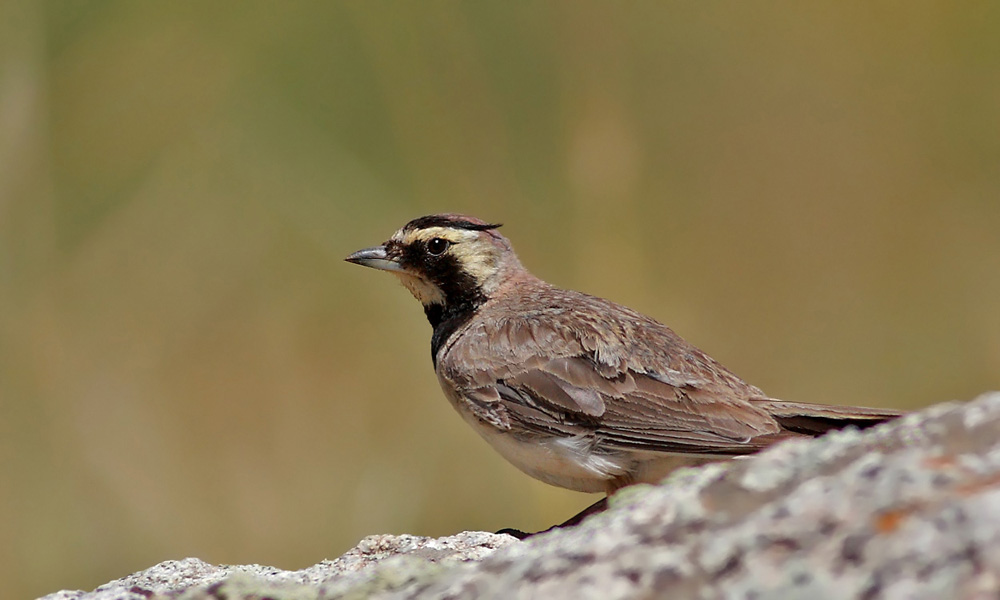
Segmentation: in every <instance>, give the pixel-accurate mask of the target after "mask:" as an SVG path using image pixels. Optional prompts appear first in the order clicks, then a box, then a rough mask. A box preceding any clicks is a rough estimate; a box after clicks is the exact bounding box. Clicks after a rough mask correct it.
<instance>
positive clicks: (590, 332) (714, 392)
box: [346, 214, 898, 494]
mask: <svg viewBox="0 0 1000 600" xmlns="http://www.w3.org/2000/svg"><path fill="white" fill-rule="evenodd" d="M498 227H499V225H496V224H490V223H486V222H484V221H481V220H479V219H476V218H473V217H468V216H461V215H454V214H442V215H431V216H426V217H420V218H418V219H414V220H413V221H410V222H409V223H407V224H406V225H405V226H403V228H402V229H400V230H399V231H397V232H396V233H395V234H393V236H392V237H391V238H389V241H387V242H385V243H384V244H382V245H381V246H375V247H374V248H367V249H364V250H359V251H357V252H355V253H353V254H351V255H350V256H348V257H347V259H346V260H347V261H349V262H352V263H356V264H359V265H364V266H366V267H372V268H375V269H381V270H383V271H389V272H390V273H392V274H394V275H396V276H397V277H399V279H400V281H401V282H402V284H403V285H404V286H405V287H406V289H408V290H409V291H410V293H412V294H413V295H414V296H415V297H416V298H417V300H419V301H420V303H421V304H423V307H424V313H425V314H426V315H427V319H428V320H429V321H430V324H431V326H432V327H433V328H434V332H433V334H432V336H431V358H432V360H433V361H434V369H435V372H436V373H437V377H438V381H439V382H440V384H441V388H442V389H443V390H444V394H445V396H447V398H448V400H449V401H450V402H451V404H452V406H454V407H455V409H456V410H457V411H458V413H459V414H460V415H461V416H462V418H463V419H465V421H466V422H467V423H468V424H469V425H471V426H472V428H473V429H475V430H476V431H477V432H478V433H479V435H481V436H482V437H483V438H484V439H485V440H486V441H487V442H489V443H490V445H491V446H493V448H494V449H496V451H497V452H499V453H500V454H501V455H502V456H503V457H504V458H506V459H507V460H508V461H510V462H511V463H512V464H514V466H516V467H517V468H518V469H520V470H521V471H523V472H525V473H527V474H528V475H531V476H532V477H535V478H536V479H539V480H541V481H544V482H546V483H550V484H552V485H556V486H560V487H564V488H569V489H571V490H579V491H582V492H605V493H608V494H610V493H612V492H614V491H615V490H617V489H619V488H621V487H623V486H626V485H629V484H632V483H637V482H656V481H658V480H659V479H661V478H662V477H663V476H664V475H666V474H667V473H668V472H669V471H671V470H673V469H674V468H676V467H678V466H682V465H694V464H700V463H704V462H709V461H716V460H720V459H723V458H727V457H733V456H739V455H744V454H750V453H753V452H756V451H758V450H760V449H761V448H764V447H766V446H770V445H771V444H773V443H775V442H778V441H781V440H785V439H790V438H798V437H810V436H816V435H819V434H822V433H824V432H826V431H828V430H830V429H836V428H840V427H844V426H847V425H857V426H859V427H867V426H870V425H874V424H876V423H879V422H881V421H884V420H886V419H890V418H892V417H895V416H897V414H898V413H896V412H893V411H890V410H884V409H871V408H855V407H843V406H820V405H813V404H803V403H798V402H785V401H782V400H776V399H774V398H769V397H768V396H767V395H766V394H764V392H762V391H760V390H759V389H757V388H756V387H754V386H752V385H750V384H748V383H746V382H744V381H743V380H742V379H740V378H739V377H737V376H736V375H734V374H733V373H731V372H730V371H729V370H728V369H726V368H725V367H724V366H722V365H721V364H719V363H718V362H717V361H715V360H714V359H713V358H711V357H710V356H708V355H707V354H705V353H704V352H702V351H701V350H699V349H698V348H695V347H694V346H692V345H691V344H689V343H688V342H686V341H685V340H684V339H682V338H681V337H680V336H678V335H677V334H676V333H674V332H673V331H672V330H671V329H670V328H669V327H667V326H665V325H663V324H661V323H659V322H658V321H655V320H654V319H651V318H650V317H647V316H645V315H643V314H640V313H638V312H636V311H634V310H631V309H629V308H626V307H624V306H621V305H618V304H615V303H614V302H611V301H608V300H604V299H602V298H596V297H594V296H588V295H587V294H582V293H580V292H574V291H570V290H564V289H561V288H558V287H556V286H554V285H551V284H549V283H546V282H544V281H542V280H541V279H538V278H537V277H535V276H534V275H532V274H531V273H529V272H528V271H527V270H526V269H525V268H524V267H523V266H521V263H520V261H519V260H518V258H517V255H516V254H515V253H514V250H513V248H512V247H511V244H510V242H509V241H508V240H507V238H505V237H504V236H502V235H500V233H498V232H497V228H498Z"/></svg>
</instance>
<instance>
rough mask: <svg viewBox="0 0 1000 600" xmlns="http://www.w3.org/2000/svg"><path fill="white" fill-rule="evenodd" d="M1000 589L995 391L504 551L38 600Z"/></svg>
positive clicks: (715, 468) (236, 572)
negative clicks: (965, 402)
mask: <svg viewBox="0 0 1000 600" xmlns="http://www.w3.org/2000/svg"><path fill="white" fill-rule="evenodd" d="M154 596H156V597H160V596H163V597H177V598H183V599H185V600H194V599H201V598H227V599H230V600H233V599H238V598H247V599H249V598H265V597H268V598H310V599H312V598H317V599H328V598H329V599H332V598H373V597H374V598H513V597H532V598H552V599H559V598H570V599H573V600H583V599H585V598H602V599H603V598H609V599H610V598H635V597H670V598H758V599H766V598H781V599H790V598H806V599H808V600H824V599H827V598H831V599H832V598H838V599H840V598H858V599H874V598H907V599H910V598H914V599H919V598H927V599H935V600H938V599H942V598H948V599H966V598H967V599H980V598H982V599H986V598H991V599H995V598H998V597H1000V393H994V394H989V395H986V396H983V397H981V398H979V399H977V400H975V401H973V402H969V403H967V404H945V405H938V406H934V407H931V408H929V409H927V410H924V411H922V412H919V413H915V414H912V415H908V416H906V417H904V418H902V419H899V420H897V421H895V422H893V423H889V424H886V425H882V426H879V427H876V428H873V429H869V430H867V431H865V432H859V431H855V430H848V431H842V432H836V433H833V434H830V435H827V436H824V437H823V438H820V439H816V440H804V441H795V442H789V443H784V444H780V445H778V446H776V447H773V448H771V449H769V450H767V451H765V452H762V453H760V454H758V455H756V456H753V457H750V458H746V459H742V460H738V461H732V462H729V463H720V464H714V465H709V466H706V467H702V468H698V469H686V470H683V471H679V472H677V473H675V474H673V475H672V476H671V477H669V478H668V479H667V480H666V481H665V482H664V483H663V484H661V485H658V486H633V487H631V488H627V489H626V490H623V491H622V492H620V493H619V494H618V495H617V496H615V497H614V498H613V499H612V503H611V508H610V509H609V511H608V512H606V513H604V514H601V515H597V516H595V517H592V518H590V519H587V520H586V521H585V522H584V523H583V524H582V525H580V526H578V527H575V528H571V529H566V530H561V531H555V532H552V533H549V534H545V535H540V536H537V537H534V538H531V539H529V540H527V541H525V542H517V541H516V540H514V538H511V537H508V536H501V535H494V534H488V533H474V532H467V533H462V534H459V535H456V536H452V537H446V538H439V539H430V538H418V537H413V536H373V537H369V538H365V539H364V540H362V542H361V543H360V544H359V545H358V546H357V547H356V548H354V549H353V550H351V551H350V552H348V553H347V554H345V555H344V556H342V557H340V558H338V559H336V560H333V561H324V562H321V563H319V564H317V565H315V566H313V567H310V568H308V569H304V570H302V571H296V572H288V571H279V570H277V569H272V568H269V567H261V566H256V565H252V566H237V567H232V566H229V567H214V566H211V565H208V564H206V563H203V562H201V561H199V560H197V559H187V560H184V561H174V562H167V563H162V564H160V565H157V566H155V567H152V568H150V569H148V570H146V571H143V572H141V573H136V574H133V575H130V576H128V577H126V578H124V579H121V580H118V581H115V582H111V583H109V584H107V585H104V586H101V587H100V588H98V589H97V590H95V591H94V592H89V593H85V592H58V593H56V594H52V595H49V596H46V597H45V600H112V599H116V600H117V599H123V600H125V599H127V600H146V599H147V598H150V597H154Z"/></svg>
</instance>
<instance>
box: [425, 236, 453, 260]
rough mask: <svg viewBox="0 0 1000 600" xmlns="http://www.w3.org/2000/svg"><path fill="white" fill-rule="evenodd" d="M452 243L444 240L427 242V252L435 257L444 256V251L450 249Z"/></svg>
mask: <svg viewBox="0 0 1000 600" xmlns="http://www.w3.org/2000/svg"><path fill="white" fill-rule="evenodd" d="M450 245H451V242H449V241H448V240H445V239H442V238H434V239H432V240H431V241H429V242H427V252H429V253H430V254H433V255H434V256H439V255H441V254H444V251H445V250H447V249H448V246H450Z"/></svg>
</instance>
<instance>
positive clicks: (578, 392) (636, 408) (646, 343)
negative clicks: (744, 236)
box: [438, 290, 781, 454]
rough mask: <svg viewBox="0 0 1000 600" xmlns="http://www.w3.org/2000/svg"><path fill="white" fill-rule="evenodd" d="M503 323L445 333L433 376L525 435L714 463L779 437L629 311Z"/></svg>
mask: <svg viewBox="0 0 1000 600" xmlns="http://www.w3.org/2000/svg"><path fill="white" fill-rule="evenodd" d="M557 291H558V292H560V293H562V294H575V293H574V292H567V291H564V290H557ZM581 298H582V299H583V301H582V302H581ZM541 300H542V301H544V298H542V299H541ZM594 303H599V304H600V306H597V307H588V306H587V305H588V304H594ZM581 305H582V306H581ZM567 306H571V307H572V306H576V307H579V308H577V309H574V308H566V307H567ZM509 313H510V311H507V314H505V315H502V316H498V317H497V318H490V317H491V315H490V314H489V313H488V311H487V313H486V314H484V315H483V316H482V318H480V319H477V320H476V322H475V323H473V324H470V326H469V327H467V328H466V330H464V331H462V332H461V333H460V334H458V335H456V338H455V339H453V340H450V341H449V343H448V344H446V345H445V347H444V348H443V349H442V354H440V355H439V361H438V369H439V374H440V375H441V376H442V377H443V378H444V379H446V380H448V381H449V382H450V384H451V385H453V386H454V387H455V388H456V389H457V391H459V392H460V393H463V394H469V393H473V392H475V391H476V390H479V391H478V392H475V393H478V394H480V396H482V394H483V392H485V390H486V389H489V390H490V391H489V392H486V394H487V395H488V396H489V397H491V398H495V397H499V404H498V406H499V407H502V408H503V410H504V411H505V412H506V417H507V418H509V419H510V420H512V421H516V422H518V423H520V424H521V425H522V426H523V427H524V428H526V429H527V430H529V431H535V432H537V433H539V434H560V435H576V434H579V433H581V432H589V433H593V434H595V435H596V436H597V438H598V439H599V440H601V443H604V444H607V445H608V446H618V447H623V448H639V449H645V450H653V451H665V452H700V453H720V454H742V453H746V452H753V451H755V450H757V449H759V448H760V447H762V446H761V444H764V443H765V441H766V443H771V442H773V441H774V440H773V439H772V438H773V437H774V436H775V435H776V434H778V433H779V432H780V429H781V428H780V427H779V425H778V423H777V422H776V421H775V420H774V419H773V418H772V417H771V416H770V415H769V414H768V412H767V411H765V410H764V409H763V408H761V407H758V406H756V405H755V404H754V403H753V402H752V400H753V399H754V398H763V397H764V395H763V393H762V392H760V390H758V389H757V388H754V387H753V386H750V385H748V384H746V383H744V382H743V381H742V380H741V379H739V378H738V377H736V376H735V375H733V374H732V373H730V372H729V371H728V370H726V369H725V368H724V367H722V366H721V365H720V364H718V363H717V362H715V361H714V360H712V359H711V358H710V357H708V356H707V355H705V354H704V353H703V352H701V351H700V350H698V349H697V348H694V347H693V346H691V345H690V344H688V343H687V342H685V341H684V340H683V339H682V338H680V337H679V336H677V335H676V334H675V333H674V332H673V331H671V330H670V329H669V328H667V327H666V326H664V325H662V324H660V323H658V322H656V321H653V320H652V319H649V318H648V317H645V316H643V315H641V314H639V313H636V312H634V311H631V310H629V309H626V308H624V307H621V306H618V305H615V304H613V303H610V302H608V301H605V300H601V299H598V298H593V297H590V296H585V295H583V294H579V295H578V296H576V297H575V298H573V299H571V300H569V301H563V302H559V303H554V302H549V303H548V305H547V306H542V307H541V308H537V307H534V308H533V307H525V310H519V311H517V312H516V315H515V316H513V317H512V316H510V314H509ZM494 394H495V396H494ZM755 439H759V442H757V443H755V442H754V441H753V440H755Z"/></svg>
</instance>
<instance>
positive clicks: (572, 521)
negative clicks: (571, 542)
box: [497, 497, 608, 540]
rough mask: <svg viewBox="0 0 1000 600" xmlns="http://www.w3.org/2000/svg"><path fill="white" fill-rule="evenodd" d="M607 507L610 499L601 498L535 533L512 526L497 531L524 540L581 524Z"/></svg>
mask: <svg viewBox="0 0 1000 600" xmlns="http://www.w3.org/2000/svg"><path fill="white" fill-rule="evenodd" d="M607 508H608V499H607V498H606V497H605V498H601V499H600V500H598V501H597V502H594V503H593V504H591V505H590V506H588V507H587V508H585V509H583V510H582V511H580V512H579V513H577V514H576V515H573V516H572V517H570V518H569V519H567V520H566V521H564V522H562V523H560V524H558V525H553V526H552V527H549V528H548V529H543V530H541V531H536V532H534V533H527V532H524V531H521V530H520V529H511V528H509V527H508V528H506V529H501V530H500V531H498V532H497V533H505V534H507V535H512V536H514V537H516V538H517V539H519V540H523V539H526V538H529V537H531V536H533V535H538V534H539V533H546V532H548V531H552V530H553V529H562V528H563V527H573V526H575V525H579V524H580V522H581V521H583V520H584V519H586V518H587V517H589V516H590V515H596V514H597V513H602V512H604V511H605V510H607Z"/></svg>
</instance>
